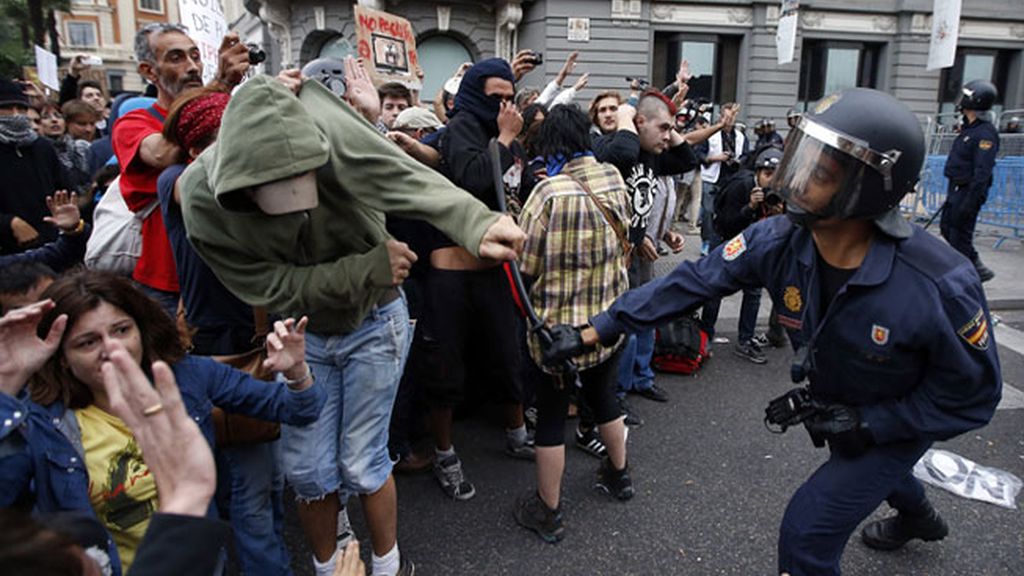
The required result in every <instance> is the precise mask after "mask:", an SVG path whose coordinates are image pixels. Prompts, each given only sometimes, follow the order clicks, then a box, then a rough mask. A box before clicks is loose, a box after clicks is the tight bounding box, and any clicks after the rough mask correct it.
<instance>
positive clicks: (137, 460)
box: [75, 406, 157, 573]
mask: <svg viewBox="0 0 1024 576" xmlns="http://www.w3.org/2000/svg"><path fill="white" fill-rule="evenodd" d="M75 417H76V418H77V419H78V426H79V429H80V430H81V432H82V447H83V449H84V450H85V465H86V468H87V469H88V471H89V500H90V501H91V502H92V507H93V510H95V511H96V516H97V517H98V518H99V520H100V522H101V523H103V525H104V526H105V527H106V528H107V530H108V531H109V532H110V535H111V536H112V537H113V539H114V543H115V544H117V552H118V554H120V556H121V565H122V570H123V572H124V573H128V569H129V568H130V567H131V564H132V561H133V560H134V559H135V552H136V550H138V547H139V544H140V543H141V542H142V537H143V536H144V535H145V533H146V528H148V527H149V520H150V518H151V517H152V516H153V512H154V511H156V509H157V494H156V482H155V481H154V479H153V475H152V474H150V473H149V468H148V467H147V466H146V463H145V462H144V461H143V460H142V450H140V449H139V446H138V444H136V443H135V437H134V436H133V435H132V433H131V430H130V429H129V428H128V426H127V425H126V424H125V423H124V422H123V421H122V420H121V419H120V418H118V417H116V416H113V415H111V414H107V413H106V412H104V411H103V410H100V409H99V408H97V407H96V406H89V407H88V408H83V409H81V410H76V411H75Z"/></svg>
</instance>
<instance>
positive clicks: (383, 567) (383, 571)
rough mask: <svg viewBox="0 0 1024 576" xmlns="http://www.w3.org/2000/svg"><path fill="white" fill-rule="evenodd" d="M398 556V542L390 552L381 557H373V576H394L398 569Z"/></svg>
mask: <svg viewBox="0 0 1024 576" xmlns="http://www.w3.org/2000/svg"><path fill="white" fill-rule="evenodd" d="M398 560H399V556H398V542H395V547H394V548H392V549H391V551H390V552H388V553H387V554H385V555H383V556H377V555H376V554H374V555H373V576H395V574H398V568H399V567H400V563H399V561H398Z"/></svg>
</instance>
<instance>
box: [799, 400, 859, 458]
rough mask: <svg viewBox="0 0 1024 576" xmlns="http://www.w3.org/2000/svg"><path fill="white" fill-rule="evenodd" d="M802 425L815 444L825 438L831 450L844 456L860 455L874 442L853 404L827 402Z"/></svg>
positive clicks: (818, 443)
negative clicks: (826, 404) (827, 403)
mask: <svg viewBox="0 0 1024 576" xmlns="http://www.w3.org/2000/svg"><path fill="white" fill-rule="evenodd" d="M804 425H805V426H807V432H809V433H810V435H811V439H812V440H814V441H815V446H820V440H827V441H828V444H829V446H831V447H832V449H833V450H835V451H836V452H839V453H840V454H842V455H844V456H850V457H853V456H860V455H861V454H863V453H864V452H866V451H867V449H868V448H869V447H871V446H872V445H873V444H874V443H875V441H874V438H873V437H872V436H871V432H870V431H869V430H868V428H867V427H866V426H865V425H864V423H863V422H861V420H860V411H859V410H857V409H856V408H855V407H853V406H846V405H844V404H829V405H828V406H825V407H823V408H822V409H821V410H820V411H819V412H818V414H817V415H816V416H814V417H813V418H811V419H809V420H807V421H806V422H804Z"/></svg>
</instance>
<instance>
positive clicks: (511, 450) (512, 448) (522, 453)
mask: <svg viewBox="0 0 1024 576" xmlns="http://www.w3.org/2000/svg"><path fill="white" fill-rule="evenodd" d="M505 454H508V455H509V456H511V457H513V458H518V459H519V460H536V459H537V450H536V448H535V447H534V445H533V432H532V431H529V432H527V435H526V441H525V442H523V443H521V444H520V443H518V442H516V441H515V440H513V439H511V438H509V437H508V436H506V437H505Z"/></svg>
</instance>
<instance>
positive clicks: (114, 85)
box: [107, 70, 124, 98]
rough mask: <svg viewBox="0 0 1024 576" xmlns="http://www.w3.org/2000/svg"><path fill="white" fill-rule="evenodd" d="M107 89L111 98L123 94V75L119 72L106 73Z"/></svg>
mask: <svg viewBox="0 0 1024 576" xmlns="http://www.w3.org/2000/svg"><path fill="white" fill-rule="evenodd" d="M107 87H108V88H109V90H108V92H109V93H110V97H111V98H113V97H114V96H117V95H118V94H120V93H121V92H124V73H122V72H121V71H120V70H118V71H111V72H107Z"/></svg>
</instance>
